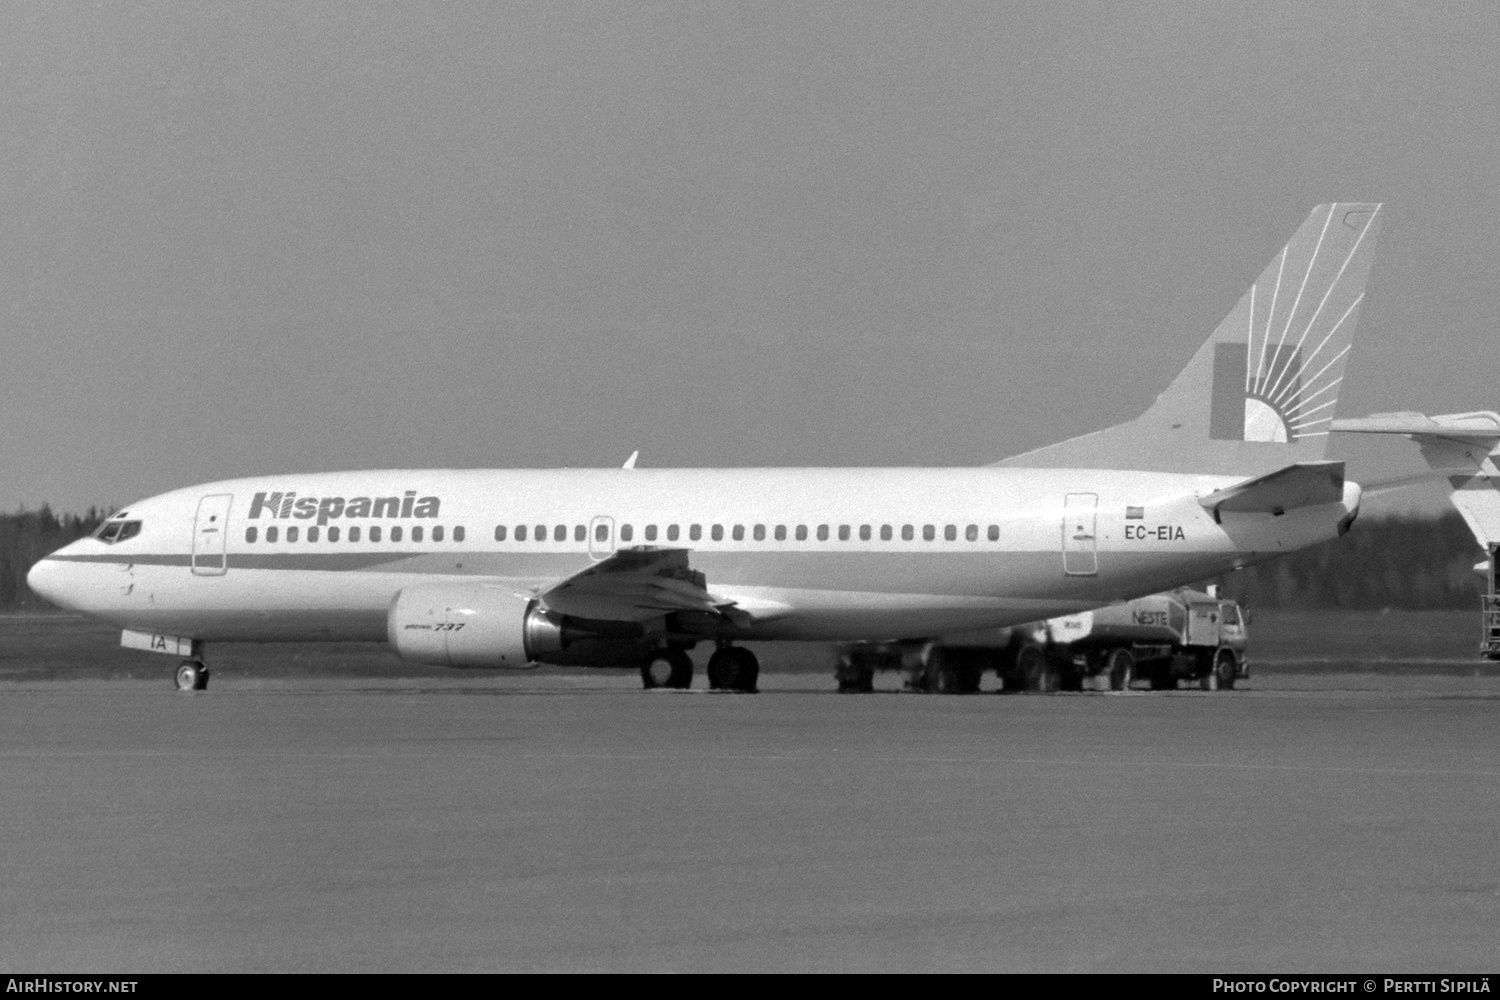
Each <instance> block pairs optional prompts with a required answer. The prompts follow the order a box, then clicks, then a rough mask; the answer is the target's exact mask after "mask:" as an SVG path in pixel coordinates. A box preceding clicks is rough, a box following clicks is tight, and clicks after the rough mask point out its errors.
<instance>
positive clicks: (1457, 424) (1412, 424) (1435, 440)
mask: <svg viewBox="0 0 1500 1000" xmlns="http://www.w3.org/2000/svg"><path fill="white" fill-rule="evenodd" d="M1332 430H1334V431H1337V432H1343V433H1347V434H1401V435H1404V436H1405V437H1409V438H1411V440H1413V441H1415V442H1416V443H1417V446H1418V447H1419V448H1421V449H1422V457H1423V458H1424V459H1426V460H1427V465H1428V466H1429V468H1430V469H1431V470H1432V471H1431V473H1429V474H1428V475H1425V476H1423V475H1417V476H1407V477H1404V478H1401V479H1394V480H1391V481H1390V482H1386V483H1377V484H1373V485H1374V487H1375V488H1374V489H1372V490H1371V491H1370V492H1371V493H1379V492H1382V491H1384V490H1388V489H1403V488H1405V487H1407V486H1415V485H1417V484H1419V483H1422V482H1430V481H1431V480H1433V479H1434V478H1442V479H1447V480H1448V485H1449V486H1450V487H1452V490H1453V492H1452V493H1451V494H1450V495H1449V499H1450V500H1451V501H1452V502H1453V506H1454V507H1456V508H1457V509H1458V512H1459V513H1460V514H1462V515H1463V518H1464V521H1465V522H1467V524H1468V525H1469V530H1470V531H1472V532H1473V533H1474V539H1475V541H1477V542H1479V544H1480V545H1481V546H1483V547H1484V549H1485V551H1486V552H1488V551H1491V550H1492V549H1494V548H1495V547H1496V546H1500V413H1494V412H1492V411H1489V410H1482V411H1479V412H1476V413H1444V414H1439V415H1437V416H1432V417H1429V416H1425V415H1423V414H1421V413H1408V412H1403V413H1375V414H1372V415H1370V416H1368V417H1356V418H1354V419H1352V420H1337V421H1334V423H1333V426H1332Z"/></svg>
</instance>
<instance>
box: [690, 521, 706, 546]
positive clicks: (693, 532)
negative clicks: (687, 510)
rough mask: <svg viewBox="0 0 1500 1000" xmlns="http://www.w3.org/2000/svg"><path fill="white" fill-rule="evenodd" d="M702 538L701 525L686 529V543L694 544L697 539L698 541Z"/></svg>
mask: <svg viewBox="0 0 1500 1000" xmlns="http://www.w3.org/2000/svg"><path fill="white" fill-rule="evenodd" d="M702 537H703V525H701V524H695V525H693V526H692V527H690V528H688V541H690V542H696V541H697V540H698V539H700V538H702Z"/></svg>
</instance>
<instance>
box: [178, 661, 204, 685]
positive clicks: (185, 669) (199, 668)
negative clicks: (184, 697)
mask: <svg viewBox="0 0 1500 1000" xmlns="http://www.w3.org/2000/svg"><path fill="white" fill-rule="evenodd" d="M173 679H174V680H175V681H176V683H177V690H179V691H207V690H208V667H206V666H205V665H204V663H203V661H202V660H183V661H182V662H181V663H179V664H178V665H177V674H176V676H175V677H174V678H173Z"/></svg>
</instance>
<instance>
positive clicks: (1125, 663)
mask: <svg viewBox="0 0 1500 1000" xmlns="http://www.w3.org/2000/svg"><path fill="white" fill-rule="evenodd" d="M1104 668H1105V670H1106V671H1107V672H1108V674H1109V689H1110V690H1111V691H1129V690H1130V685H1131V684H1132V683H1133V682H1134V681H1135V654H1133V653H1131V652H1130V650H1128V649H1115V650H1111V651H1110V654H1109V658H1108V659H1106V660H1105V661H1104Z"/></svg>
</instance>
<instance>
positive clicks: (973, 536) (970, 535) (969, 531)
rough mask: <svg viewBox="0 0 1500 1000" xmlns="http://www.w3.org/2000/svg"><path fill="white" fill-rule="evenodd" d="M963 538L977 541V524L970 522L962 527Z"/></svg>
mask: <svg viewBox="0 0 1500 1000" xmlns="http://www.w3.org/2000/svg"><path fill="white" fill-rule="evenodd" d="M964 540H965V541H969V542H977V541H979V525H977V524H971V525H969V526H968V527H967V528H965V529H964Z"/></svg>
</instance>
